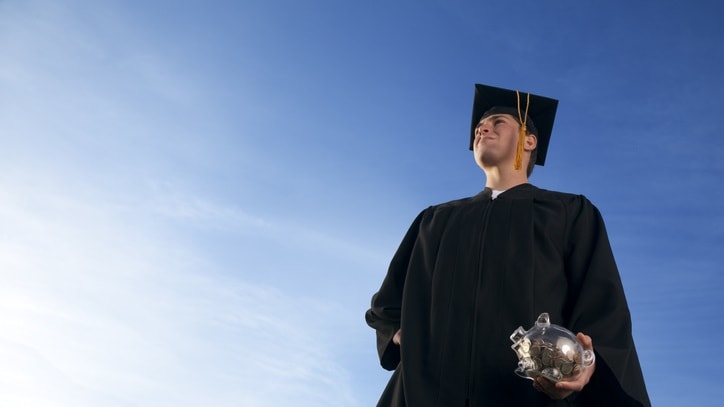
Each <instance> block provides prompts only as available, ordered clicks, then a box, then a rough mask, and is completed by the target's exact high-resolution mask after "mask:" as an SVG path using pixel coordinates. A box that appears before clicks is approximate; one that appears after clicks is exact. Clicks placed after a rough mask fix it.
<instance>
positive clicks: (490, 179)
mask: <svg viewBox="0 0 724 407" xmlns="http://www.w3.org/2000/svg"><path fill="white" fill-rule="evenodd" d="M484 171H485V186H486V187H487V188H490V189H495V190H498V191H505V190H508V189H510V188H513V187H515V186H518V185H521V184H527V183H528V176H527V175H526V173H525V170H518V171H515V170H513V169H512V168H511V169H510V170H507V169H506V170H503V169H501V168H497V167H494V168H486V169H484Z"/></svg>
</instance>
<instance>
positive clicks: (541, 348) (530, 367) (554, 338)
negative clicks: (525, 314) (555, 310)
mask: <svg viewBox="0 0 724 407" xmlns="http://www.w3.org/2000/svg"><path fill="white" fill-rule="evenodd" d="M510 340H511V341H513V345H512V346H511V348H512V349H513V350H514V351H515V353H516V354H517V355H518V368H517V369H515V373H516V374H517V375H518V376H520V377H524V378H526V379H531V380H533V379H534V378H535V377H538V376H543V377H545V378H547V379H549V380H552V381H554V382H557V381H560V380H573V379H575V378H576V377H578V375H580V374H581V372H583V370H584V369H585V368H587V367H589V366H591V365H593V363H594V362H595V360H596V356H595V355H594V353H593V351H591V350H584V349H583V346H581V344H580V342H578V339H577V338H576V335H574V334H573V332H571V331H569V330H567V329H566V328H563V327H562V326H559V325H555V324H551V323H550V318H549V316H548V314H547V313H545V312H544V313H542V314H540V315H539V316H538V320H536V321H535V325H534V326H533V327H531V328H530V329H529V330H527V331H526V330H525V329H523V327H522V326H519V327H518V329H516V330H515V331H514V332H513V334H512V335H510Z"/></svg>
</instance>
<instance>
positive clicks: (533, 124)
mask: <svg viewBox="0 0 724 407" xmlns="http://www.w3.org/2000/svg"><path fill="white" fill-rule="evenodd" d="M526 105H527V111H528V117H527V119H526V126H527V127H528V132H529V133H534V134H535V135H536V137H537V139H538V153H537V158H536V161H535V163H536V164H538V165H543V164H544V163H545V160H546V151H548V143H549V141H550V139H551V131H552V130H553V120H554V119H555V117H556V109H557V108H558V101H557V100H556V99H551V98H547V97H543V96H537V95H533V94H531V95H530V99H529V94H528V93H525V92H517V91H515V90H509V89H503V88H496V87H493V86H487V85H480V84H475V100H474V101H473V119H472V125H471V127H470V149H471V150H472V149H473V141H474V140H475V128H476V127H477V126H478V123H480V119H482V118H483V117H486V116H490V115H493V114H499V113H507V114H510V115H512V116H513V117H515V119H516V120H518V121H520V119H519V117H523V115H524V114H525V112H526ZM519 108H520V111H519V110H518V109H519Z"/></svg>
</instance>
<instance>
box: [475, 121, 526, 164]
mask: <svg viewBox="0 0 724 407" xmlns="http://www.w3.org/2000/svg"><path fill="white" fill-rule="evenodd" d="M519 129H520V125H519V124H518V121H517V120H515V119H514V118H513V116H511V115H509V114H494V115H490V116H488V117H486V118H484V119H482V120H480V123H478V126H477V127H476V128H475V140H474V142H473V153H474V155H475V162H477V163H478V165H479V166H480V167H481V168H485V167H491V166H500V165H506V164H510V165H511V166H512V165H513V164H512V163H513V161H514V160H515V150H516V146H517V143H518V131H519Z"/></svg>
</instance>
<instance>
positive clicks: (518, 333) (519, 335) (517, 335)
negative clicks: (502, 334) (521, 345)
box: [510, 326, 525, 343]
mask: <svg viewBox="0 0 724 407" xmlns="http://www.w3.org/2000/svg"><path fill="white" fill-rule="evenodd" d="M524 336H525V329H523V327H522V326H519V327H518V329H516V330H515V331H513V334H512V335H510V340H511V341H513V343H518V341H519V340H521V339H523V337H524Z"/></svg>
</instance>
